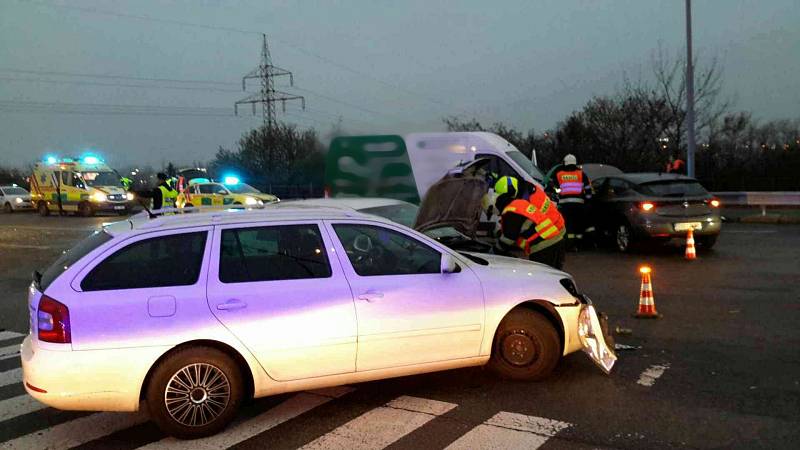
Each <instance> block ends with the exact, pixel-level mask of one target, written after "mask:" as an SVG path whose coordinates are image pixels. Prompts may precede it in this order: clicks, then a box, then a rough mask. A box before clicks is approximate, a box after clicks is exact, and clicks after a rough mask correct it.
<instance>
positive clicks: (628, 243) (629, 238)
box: [614, 222, 633, 253]
mask: <svg viewBox="0 0 800 450" xmlns="http://www.w3.org/2000/svg"><path fill="white" fill-rule="evenodd" d="M614 246H615V247H616V248H617V250H619V251H621V252H623V253H624V252H628V251H630V250H631V248H632V247H633V230H632V229H631V226H630V225H628V223H627V222H622V223H620V224H618V225H617V228H616V229H615V230H614Z"/></svg>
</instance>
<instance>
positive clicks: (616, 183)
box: [608, 178, 631, 195]
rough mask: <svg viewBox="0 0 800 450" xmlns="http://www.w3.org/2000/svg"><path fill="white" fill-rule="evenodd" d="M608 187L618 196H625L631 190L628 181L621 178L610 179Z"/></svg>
mask: <svg viewBox="0 0 800 450" xmlns="http://www.w3.org/2000/svg"><path fill="white" fill-rule="evenodd" d="M608 186H609V188H610V190H611V191H612V192H614V193H615V194H617V195H619V194H624V193H626V192H628V191H629V190H630V189H631V186H630V184H629V183H628V182H627V181H625V180H622V179H620V178H610V179H609V182H608Z"/></svg>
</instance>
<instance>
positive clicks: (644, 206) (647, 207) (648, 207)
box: [639, 202, 656, 212]
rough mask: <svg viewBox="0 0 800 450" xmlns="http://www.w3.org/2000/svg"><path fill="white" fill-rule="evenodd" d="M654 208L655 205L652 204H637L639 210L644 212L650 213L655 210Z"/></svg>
mask: <svg viewBox="0 0 800 450" xmlns="http://www.w3.org/2000/svg"><path fill="white" fill-rule="evenodd" d="M655 207H656V204H655V203H653V202H642V203H639V208H641V210H642V211H644V212H648V211H652V210H653V208H655Z"/></svg>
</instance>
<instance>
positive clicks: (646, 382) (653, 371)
mask: <svg viewBox="0 0 800 450" xmlns="http://www.w3.org/2000/svg"><path fill="white" fill-rule="evenodd" d="M667 369H669V364H668V363H664V364H654V365H652V366H650V367H648V368H647V369H645V370H644V372H642V374H641V375H639V381H637V382H636V383H637V384H641V385H642V386H647V387H650V386H652V385H654V384H655V382H656V380H657V379H658V378H659V377H661V375H664V372H665V371H666V370H667Z"/></svg>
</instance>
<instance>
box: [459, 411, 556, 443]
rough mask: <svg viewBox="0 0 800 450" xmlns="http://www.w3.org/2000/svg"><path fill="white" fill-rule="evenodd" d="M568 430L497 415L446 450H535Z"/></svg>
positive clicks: (530, 418)
mask: <svg viewBox="0 0 800 450" xmlns="http://www.w3.org/2000/svg"><path fill="white" fill-rule="evenodd" d="M569 426H570V424H568V423H566V422H560V421H558V420H552V419H545V418H543V417H536V416H526V415H524V414H517V413H510V412H505V411H501V412H499V413H497V414H495V415H494V416H492V417H491V418H489V419H488V420H486V421H485V422H483V423H482V424H481V425H478V426H477V427H475V428H473V429H472V430H470V431H469V432H467V433H466V434H465V435H463V436H461V437H460V438H458V439H457V440H456V441H455V442H453V443H452V444H450V445H449V446H447V449H446V450H462V449H464V450H469V449H477V448H487V449H488V448H492V449H494V448H496V449H509V450H515V449H520V450H522V449H526V450H535V449H537V448H539V447H541V446H542V445H544V443H545V442H547V440H548V439H550V438H551V437H553V436H555V435H556V434H557V433H558V432H560V431H562V430H564V429H566V428H568V427H569Z"/></svg>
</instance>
